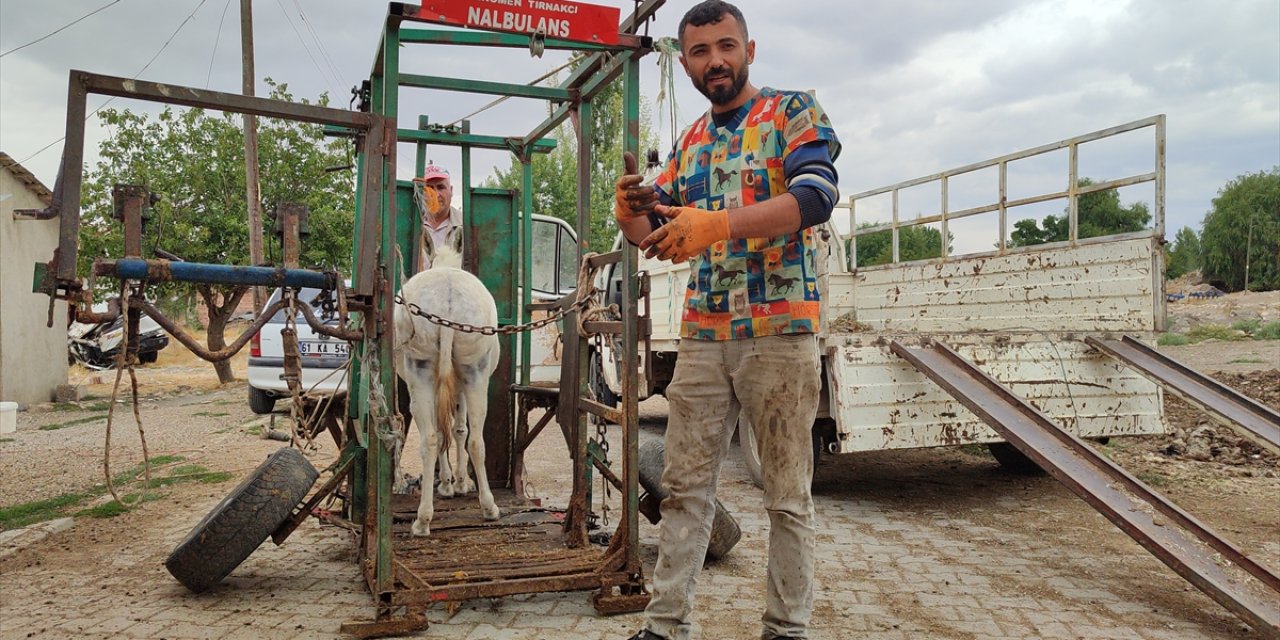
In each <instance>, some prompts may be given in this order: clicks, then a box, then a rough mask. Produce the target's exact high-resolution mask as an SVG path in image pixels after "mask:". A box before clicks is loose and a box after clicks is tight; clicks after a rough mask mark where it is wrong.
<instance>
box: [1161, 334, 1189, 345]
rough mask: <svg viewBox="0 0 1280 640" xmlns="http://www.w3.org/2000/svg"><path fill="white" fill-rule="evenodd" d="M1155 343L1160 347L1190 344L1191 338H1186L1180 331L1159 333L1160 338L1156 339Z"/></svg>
mask: <svg viewBox="0 0 1280 640" xmlns="http://www.w3.org/2000/svg"><path fill="white" fill-rule="evenodd" d="M1156 344H1158V345H1160V346H1162V347H1170V346H1178V345H1183V344H1191V338H1188V337H1186V336H1184V335H1182V334H1181V333H1162V334H1160V338H1159V339H1157V340H1156Z"/></svg>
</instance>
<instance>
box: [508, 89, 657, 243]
mask: <svg viewBox="0 0 1280 640" xmlns="http://www.w3.org/2000/svg"><path fill="white" fill-rule="evenodd" d="M622 88H623V87H622V81H621V80H617V81H615V82H613V83H612V84H610V85H609V86H608V87H607V88H605V89H604V90H603V91H601V92H600V93H598V94H596V97H595V99H594V100H593V101H592V105H593V107H594V108H593V110H592V125H593V127H592V134H593V135H592V138H591V139H592V142H591V159H592V166H591V238H590V247H591V250H592V251H601V252H603V251H609V250H610V249H611V248H612V247H613V239H614V237H615V236H616V235H617V233H618V227H617V224H615V222H614V220H613V183H614V182H615V181H616V180H617V179H618V176H619V175H621V174H622V148H623V139H622V133H623V126H624V125H625V118H624V115H623V107H624V105H623V95H622ZM551 137H552V138H553V139H554V140H555V141H556V148H555V149H554V150H552V151H551V152H550V153H545V154H535V156H534V158H533V161H532V167H531V170H532V173H533V210H534V212H535V213H541V214H543V215H549V216H555V217H557V218H560V219H562V220H564V221H566V222H568V223H569V224H570V225H576V224H577V221H578V140H577V134H576V133H575V131H574V128H573V125H572V124H571V123H570V122H569V121H565V122H564V123H563V124H561V125H560V126H559V127H557V128H556V130H555V132H554V133H552V136H551ZM657 145H658V139H657V135H656V134H655V133H653V131H652V128H651V127H650V126H649V115H648V109H647V108H646V107H645V105H644V103H643V100H642V103H641V112H640V148H641V149H642V150H643V149H650V148H655V147H657ZM521 172H522V169H521V165H520V163H519V162H512V163H511V166H510V167H509V168H508V169H507V170H506V171H503V170H502V169H499V168H497V167H494V177H493V178H491V179H489V180H488V181H486V183H485V185H486V186H489V187H499V188H503V189H515V190H523V189H524V184H523V177H522V173H521Z"/></svg>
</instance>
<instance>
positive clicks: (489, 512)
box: [463, 380, 502, 520]
mask: <svg viewBox="0 0 1280 640" xmlns="http://www.w3.org/2000/svg"><path fill="white" fill-rule="evenodd" d="M463 393H464V395H465V396H466V405H467V429H468V431H469V432H470V433H469V436H468V437H467V451H469V452H470V453H471V466H472V467H473V468H475V472H476V484H477V485H478V487H479V489H480V510H481V511H483V512H484V519H485V520H497V519H498V518H499V516H501V515H502V514H501V512H499V511H498V505H497V503H495V502H494V500H493V492H492V491H490V490H489V476H488V474H487V473H486V472H485V468H484V419H485V416H486V414H488V412H489V404H488V393H489V384H488V381H487V380H486V381H482V382H480V383H469V384H467V385H466V387H465V391H464V392H463Z"/></svg>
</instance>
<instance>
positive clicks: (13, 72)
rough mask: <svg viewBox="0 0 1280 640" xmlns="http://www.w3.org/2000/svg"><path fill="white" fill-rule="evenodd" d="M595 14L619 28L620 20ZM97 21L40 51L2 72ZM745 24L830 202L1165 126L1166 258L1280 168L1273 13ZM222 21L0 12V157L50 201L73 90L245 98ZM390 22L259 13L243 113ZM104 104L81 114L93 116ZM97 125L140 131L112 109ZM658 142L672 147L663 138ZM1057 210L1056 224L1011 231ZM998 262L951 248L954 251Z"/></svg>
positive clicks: (1135, 168)
mask: <svg viewBox="0 0 1280 640" xmlns="http://www.w3.org/2000/svg"><path fill="white" fill-rule="evenodd" d="M596 4H605V5H610V6H615V7H621V8H623V9H624V11H625V10H629V8H630V7H631V6H632V2H630V1H629V0H598V1H597V2H596ZM104 5H109V6H106V8H105V9H103V10H102V11H100V12H99V13H96V14H94V15H92V16H90V17H87V18H85V19H83V20H82V21H80V22H79V23H77V24H75V25H72V26H70V27H67V28H66V29H65V30H63V31H61V32H60V33H57V34H56V35H53V36H51V37H49V38H48V39H46V40H43V41H41V42H38V43H36V44H32V45H30V46H27V47H25V48H21V49H19V50H16V51H11V50H13V49H15V48H18V47H21V46H22V45H25V44H27V43H29V42H31V41H32V40H35V39H36V38H39V37H41V36H44V35H46V34H48V33H50V32H52V31H54V30H55V29H58V28H59V27H63V26H65V25H67V24H68V23H70V22H71V21H73V20H75V19H77V18H80V17H82V16H84V15H85V14H88V13H89V12H91V11H93V10H95V9H98V8H100V7H103V6H104ZM689 5H690V3H688V2H680V1H677V0H672V1H671V2H668V3H667V4H666V6H665V7H663V9H661V10H660V11H659V13H658V18H657V19H656V20H655V22H654V23H653V25H652V27H651V30H650V33H651V34H652V35H675V34H674V31H675V28H676V25H677V24H678V22H679V19H680V17H681V15H682V14H683V12H684V10H685V8H686V7H688V6H689ZM739 6H740V7H741V8H742V9H743V11H744V13H745V14H746V17H747V21H748V24H749V27H750V35H751V37H752V38H753V39H754V40H755V41H756V42H757V55H756V62H755V64H754V65H753V66H752V67H751V78H752V81H753V82H754V83H755V84H756V85H757V86H765V85H768V86H774V87H778V88H787V89H806V90H815V91H816V92H817V96H818V99H819V101H820V102H821V103H822V105H823V106H824V107H825V109H826V110H827V112H828V114H829V115H830V116H831V119H832V121H833V123H834V124H835V127H836V131H837V133H838V134H839V136H840V138H841V140H842V142H843V143H844V152H843V154H842V155H841V157H840V159H839V161H838V162H837V168H838V170H839V172H840V187H841V191H842V194H844V195H846V196H847V195H849V194H853V193H856V192H859V191H864V190H868V189H872V188H875V187H879V186H883V185H886V184H889V183H893V182H897V181H901V180H907V179H910V178H915V177H918V176H923V175H928V174H933V173H936V172H939V171H942V170H945V169H949V168H953V167H958V166H961V165H965V164H969V163H972V162H976V161H979V160H984V159H987V158H990V157H995V156H999V155H1003V154H1006V153H1011V152H1014V151H1018V150H1021V149H1025V148H1029V147H1033V146H1038V145H1041V144H1045V143H1050V142H1055V141H1058V140H1061V139H1064V138H1067V137H1071V136H1075V135H1080V134H1084V133H1088V132H1091V131H1095V130H1099V129H1104V128H1107V127H1111V126H1114V125H1118V124H1122V123H1125V122H1130V121H1134V120H1139V119H1142V118H1145V117H1148V116H1152V115H1156V114H1166V115H1167V116H1168V138H1167V140H1168V143H1167V144H1168V160H1167V164H1168V187H1167V200H1168V202H1167V209H1166V215H1167V220H1168V233H1167V235H1168V237H1169V238H1170V239H1172V237H1173V234H1174V233H1175V232H1176V230H1177V229H1179V228H1180V227H1183V226H1192V227H1194V228H1197V229H1198V228H1199V225H1200V221H1201V219H1202V218H1203V216H1204V214H1205V212H1206V211H1207V210H1208V209H1209V207H1210V206H1211V204H1210V203H1211V200H1212V198H1213V197H1214V196H1215V194H1216V193H1217V191H1218V190H1219V189H1220V188H1221V187H1222V186H1223V185H1224V184H1225V183H1226V182H1227V181H1228V180H1230V179H1232V178H1234V177H1236V176H1238V175H1240V174H1243V173H1248V172H1256V171H1260V170H1268V169H1271V168H1272V167H1273V166H1276V165H1280V2H1276V0H1236V1H1231V0H1218V1H1215V2H1204V1H1183V0H1131V1H1128V2H1126V1H1124V0H1102V1H1091V0H1023V1H1012V0H973V1H961V0H898V1H895V2H887V1H879V2H871V1H860V2H850V1H848V0H808V1H807V2H787V3H786V5H785V6H786V10H785V11H780V10H779V9H778V7H779V6H780V5H779V3H777V2H776V1H775V0H768V1H765V0H743V1H742V2H739ZM238 11H239V2H238V1H234V0H120V1H118V2H116V3H114V4H111V0H88V1H86V0H66V1H63V2H47V1H45V0H0V54H3V57H0V150H3V151H5V152H7V153H8V154H9V155H11V156H13V157H14V158H15V159H17V160H18V161H20V162H22V163H23V164H24V165H25V166H26V167H27V168H28V169H30V170H31V171H32V172H33V173H35V174H36V176H37V177H39V178H40V179H41V180H42V181H44V182H45V183H46V184H48V185H49V186H50V187H52V186H53V183H54V180H55V178H56V173H57V166H58V162H59V158H60V154H61V150H62V145H61V144H60V143H59V144H54V145H53V146H51V147H50V148H48V149H47V150H45V151H43V152H40V153H38V154H37V152H38V151H39V150H40V149H41V148H43V147H45V146H46V145H48V144H49V143H51V142H53V141H55V140H57V139H58V138H60V137H61V136H62V135H63V129H64V126H65V111H66V87H67V78H68V70H70V69H82V70H87V71H93V72H97V73H104V74H110V75H119V76H127V77H133V76H135V75H137V76H138V77H140V78H142V79H146V80H154V81H160V82H169V83H174V84H181V85H187V86H193V87H208V88H210V89H217V90H222V91H231V92H239V90H240V86H241V84H240V72H241V71H240V57H239V47H240V42H239V19H238ZM386 11H387V5H386V4H385V3H380V2H369V1H364V0H361V1H359V2H356V1H355V0H257V1H256V2H255V3H254V21H255V38H256V49H257V70H256V71H257V72H256V74H255V75H256V76H257V77H258V79H259V82H258V84H257V87H258V92H259V94H262V93H265V92H266V87H265V84H264V83H263V82H262V81H261V80H262V79H263V78H266V77H270V78H273V79H275V80H277V81H280V82H286V83H288V85H289V88H290V90H291V91H292V92H293V94H294V95H295V96H297V97H306V98H312V99H314V98H315V97H317V96H318V95H319V94H320V93H321V92H328V93H329V94H330V96H331V97H332V98H333V100H334V103H335V104H340V105H342V106H345V105H346V103H347V100H348V99H349V97H350V96H349V89H350V88H351V87H352V86H354V85H356V84H358V83H359V82H360V81H361V80H363V79H365V78H366V77H367V74H368V72H369V70H370V67H371V63H372V57H373V54H374V47H375V45H376V43H377V41H378V37H379V34H380V29H381V23H382V21H383V20H384V18H385V16H386ZM184 21H185V24H184ZM180 25H181V28H179V27H180ZM175 32H176V36H175V35H174V34H175ZM166 41H169V43H168V45H167V46H166V45H165V43H166ZM162 47H163V50H162ZM157 52H159V53H158V55H157ZM153 57H154V58H155V59H154V62H151V63H150V66H147V64H148V61H150V60H152V58H153ZM565 59H566V54H563V53H558V52H548V53H547V54H546V55H545V56H544V57H542V58H541V59H538V58H533V57H531V56H530V55H529V53H528V52H527V51H523V50H487V49H477V48H461V47H421V46H418V47H414V48H410V49H405V50H404V51H403V53H402V60H403V67H404V70H405V71H407V72H415V73H423V74H430V75H442V76H450V77H457V78H469V79H484V80H500V81H509V82H521V83H523V82H529V81H531V80H533V79H534V78H536V77H538V76H540V75H542V74H543V73H545V72H547V71H550V70H551V69H553V68H555V67H557V66H559V65H561V64H562V63H563V62H564V61H565ZM656 61H657V56H656V55H653V56H650V57H649V58H647V59H646V62H645V64H644V65H643V67H642V71H641V74H642V82H643V84H644V93H645V95H646V96H647V97H648V98H649V100H650V102H651V103H652V102H653V101H654V100H655V99H656V97H657V94H658V88H659V86H660V83H659V73H658V70H659V67H658V66H657V64H656ZM144 67H146V70H145V71H142V70H143V68H144ZM140 72H141V75H139V73H140ZM676 86H677V92H676V103H677V105H678V107H679V114H678V119H679V122H678V124H679V125H680V126H681V127H682V126H684V125H687V124H688V123H689V122H690V121H691V120H692V119H694V118H696V117H697V116H698V115H699V114H700V113H702V112H703V111H704V110H705V109H706V102H705V100H704V99H703V98H702V96H700V95H699V94H697V93H696V92H695V91H694V90H693V89H692V87H691V86H690V84H689V81H688V79H687V77H685V76H684V74H683V73H682V72H680V71H679V67H678V65H677V77H676ZM401 95H402V98H401V100H402V110H401V115H402V120H403V119H405V118H406V116H413V115H417V114H419V113H421V114H426V115H427V116H428V117H429V118H430V120H431V121H432V122H439V123H443V122H451V121H454V120H455V119H458V118H460V117H463V116H465V115H467V114H469V113H470V112H472V111H474V110H475V109H477V108H479V107H481V106H482V105H484V104H485V103H487V102H489V101H490V100H491V99H492V97H490V96H472V95H467V94H458V93H443V92H424V91H421V90H409V89H407V90H404V91H402V94H401ZM105 100H106V98H104V97H101V96H91V97H90V103H89V108H90V109H91V110H92V109H93V108H95V107H97V106H98V105H99V104H101V103H102V102H104V101H105ZM111 106H112V107H114V108H126V107H127V108H132V109H137V110H151V109H153V107H152V106H151V105H148V104H146V103H140V102H129V101H125V100H116V101H114V102H113V103H112V104H111ZM545 113H546V108H545V106H544V105H543V104H542V103H540V102H538V101H530V100H510V101H508V102H507V103H505V104H503V105H501V106H500V107H498V108H495V109H491V110H489V111H487V112H485V113H484V114H482V115H477V116H475V117H473V118H472V122H473V124H472V130H473V131H474V132H476V133H484V134H495V135H522V134H524V133H527V132H528V130H529V129H531V128H532V127H533V126H534V125H535V124H537V122H539V121H541V120H542V118H543V117H545ZM668 120H669V119H668ZM655 121H656V114H655ZM667 126H669V123H668V125H667ZM664 128H665V127H664ZM89 129H90V131H89V144H88V149H87V152H88V153H89V154H90V157H92V156H93V150H94V148H95V147H96V144H97V141H98V140H100V139H101V138H102V137H103V135H104V131H103V130H102V129H101V128H99V127H98V125H97V123H96V120H94V119H91V123H90V127H89ZM664 140H667V141H668V142H667V143H666V144H669V140H670V138H669V134H667V135H666V136H664ZM401 147H402V149H401V155H400V165H401V174H402V175H401V177H407V175H408V174H407V173H406V169H407V170H409V171H411V169H412V166H413V153H412V149H411V147H409V146H408V145H401ZM664 154H665V149H664ZM430 155H431V157H432V158H433V160H435V161H436V162H437V163H440V164H443V165H445V166H446V167H448V168H450V169H451V170H452V171H453V172H454V174H455V181H456V179H457V178H456V177H457V176H458V175H459V173H458V172H459V169H460V154H459V153H458V151H457V150H456V149H451V148H443V147H441V148H433V149H432V151H431V153H430ZM1153 157H1154V133H1153V132H1152V131H1151V130H1150V129H1148V130H1145V131H1144V132H1142V133H1140V134H1129V135H1126V136H1124V137H1123V138H1121V139H1119V140H1117V141H1116V142H1114V143H1108V144H1095V145H1085V146H1084V147H1082V150H1081V159H1080V163H1081V175H1084V176H1089V177H1092V178H1095V179H1112V178H1118V177H1122V176H1124V175H1130V174H1137V173H1145V172H1148V171H1152V170H1153V166H1154V161H1153ZM508 163H509V159H508V158H507V157H506V155H505V154H501V153H496V152H493V153H478V154H476V155H475V156H474V158H473V170H474V171H475V172H476V173H477V174H478V175H477V176H476V178H475V180H476V181H478V180H479V179H481V178H482V177H483V176H484V175H487V174H489V173H490V172H491V171H492V168H493V167H494V166H499V167H505V166H507V164H508ZM1009 181H1010V197H1018V196H1019V195H1031V194H1033V193H1037V192H1039V193H1044V192H1050V191H1054V190H1058V189H1064V188H1065V187H1066V182H1067V156H1066V153H1065V152H1059V153H1056V154H1054V155H1052V156H1049V157H1047V158H1043V159H1041V160H1038V161H1030V162H1024V163H1015V164H1014V165H1011V168H1010V178H1009ZM996 184H997V178H996V174H995V172H994V171H985V172H980V173H978V174H974V175H971V176H968V177H966V178H962V179H957V180H956V181H955V182H954V183H953V185H952V186H951V193H952V202H951V204H950V208H951V210H958V209H963V208H966V207H970V206H976V205H979V204H985V203H986V202H987V201H990V200H992V199H993V198H994V194H995V193H996V191H995V189H996ZM938 191H939V189H938V188H937V187H936V186H933V187H929V188H928V189H925V190H920V189H917V190H915V191H914V192H912V193H907V194H904V195H903V198H902V201H901V204H900V207H901V209H902V215H903V217H904V218H910V217H914V216H915V215H916V214H919V213H931V212H933V210H936V209H937V208H938V207H939V206H940V205H939V199H940V197H939V195H938ZM1153 193H1154V191H1153V189H1152V188H1151V187H1150V186H1145V187H1135V188H1132V189H1125V190H1123V191H1122V194H1121V195H1122V199H1123V200H1124V201H1125V202H1132V201H1145V202H1148V203H1151V202H1152V200H1153ZM886 206H887V202H872V203H869V206H868V207H866V208H860V209H859V211H860V216H859V220H863V219H877V218H883V217H884V216H885V215H887V209H886ZM860 207H861V205H860ZM1061 208H1062V204H1061V203H1050V204H1048V205H1045V206H1042V207H1039V208H1028V209H1025V210H1023V211H1022V212H1020V213H1017V214H1014V216H1013V217H1015V218H1020V217H1028V216H1034V217H1041V216H1043V215H1044V214H1047V213H1056V212H1058V211H1060V210H1061ZM863 213H867V214H868V215H867V216H866V217H864V216H863V215H862V214H863ZM967 224H968V226H965V225H963V224H957V225H956V229H958V230H959V231H960V232H961V234H962V235H965V234H966V233H968V232H970V231H972V230H973V228H976V227H979V226H984V227H987V228H990V227H992V226H993V225H994V224H995V221H994V218H990V219H979V220H973V221H970V222H969V223H967ZM953 230H954V229H953ZM990 233H991V237H992V238H994V233H995V232H994V231H991V232H990ZM992 241H993V240H991V239H986V240H966V239H962V240H961V241H960V242H958V244H960V245H962V246H961V247H958V248H960V249H966V248H981V247H983V246H985V247H990V245H991V242H992Z"/></svg>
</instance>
